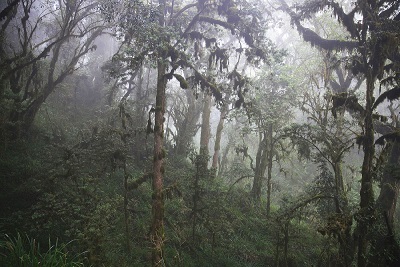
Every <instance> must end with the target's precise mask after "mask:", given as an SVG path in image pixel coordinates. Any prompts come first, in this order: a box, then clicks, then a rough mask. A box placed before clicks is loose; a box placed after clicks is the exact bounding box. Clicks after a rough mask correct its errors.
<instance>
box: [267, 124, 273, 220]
mask: <svg viewBox="0 0 400 267" xmlns="http://www.w3.org/2000/svg"><path fill="white" fill-rule="evenodd" d="M273 141H274V140H273V135H272V124H269V125H268V141H267V147H268V155H267V157H268V166H267V216H269V214H270V212H271V191H272V184H271V180H272V161H273V159H274V145H273Z"/></svg>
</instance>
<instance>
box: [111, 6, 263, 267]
mask: <svg viewBox="0 0 400 267" xmlns="http://www.w3.org/2000/svg"><path fill="white" fill-rule="evenodd" d="M110 3H111V4H108V5H105V6H104V7H103V10H104V11H105V12H109V11H110V10H111V11H112V10H113V8H115V7H114V6H113V2H112V1H110ZM181 5H183V3H176V2H174V1H171V2H170V1H166V0H159V2H158V7H157V9H156V8H153V7H152V6H151V5H144V4H143V3H141V2H131V3H125V4H124V5H123V9H121V10H124V12H122V13H121V16H120V21H121V24H120V29H122V31H123V32H124V34H125V36H123V38H124V40H123V41H122V42H123V44H125V50H124V51H122V52H123V53H124V57H120V59H121V60H120V62H121V64H125V66H126V69H125V70H126V71H127V72H130V70H134V69H136V68H137V67H138V66H139V65H140V64H141V62H144V61H146V60H150V61H152V62H154V65H155V66H156V69H157V85H156V102H155V106H154V107H153V109H152V112H153V113H154V129H153V131H154V160H153V203H152V209H153V211H152V214H153V220H152V224H151V233H150V241H151V243H152V247H153V256H152V262H153V266H163V265H164V262H163V261H164V260H163V249H162V248H163V242H164V230H163V216H164V212H163V209H164V207H163V206H164V204H163V190H164V189H163V173H164V171H165V170H164V166H163V165H164V158H165V150H164V149H163V141H164V114H165V110H166V107H165V104H166V102H165V96H166V94H165V91H166V89H167V83H168V81H169V80H170V79H173V78H175V79H176V80H177V81H178V82H179V83H180V86H181V87H182V88H183V89H187V88H188V85H189V83H188V81H187V80H190V79H192V80H193V81H194V82H193V84H195V85H196V86H195V87H198V88H199V89H201V90H202V91H205V92H208V93H211V94H212V95H213V96H214V98H215V99H216V101H217V102H220V101H222V93H221V90H220V89H219V86H218V85H217V83H216V82H217V81H215V80H213V79H212V78H211V77H209V76H208V75H207V71H206V72H202V71H201V70H199V68H198V66H197V65H196V59H197V57H198V56H200V48H202V49H204V50H206V51H207V55H208V61H209V63H210V64H211V63H212V62H215V64H218V65H219V69H220V72H223V71H224V70H225V69H228V68H229V64H228V59H229V52H230V51H228V49H227V48H223V47H221V44H219V43H217V36H210V35H209V34H213V33H214V34H215V33H217V29H218V30H222V31H224V32H227V33H230V34H231V35H232V36H235V38H236V40H237V41H236V44H239V45H241V50H238V53H245V54H246V56H247V59H248V60H249V61H253V62H256V61H260V60H263V59H265V58H266V55H267V54H268V51H269V50H270V49H271V48H270V46H269V45H268V43H266V42H265V41H264V40H265V38H264V33H263V32H264V30H263V29H262V27H261V18H262V16H260V14H259V12H257V9H256V8H255V7H253V6H251V5H247V4H245V3H239V2H235V1H230V0H225V1H221V2H218V1H217V2H210V3H208V2H203V1H199V2H192V3H188V4H186V5H184V6H183V7H182V6H181ZM112 14H115V13H112ZM110 17H112V16H110ZM208 31H209V32H210V33H208ZM220 41H221V42H223V40H220ZM243 41H244V43H243V44H242V42H243ZM120 55H121V54H120ZM180 68H181V69H189V70H190V73H191V75H192V76H191V78H189V77H184V76H182V74H180ZM130 73H132V72H130ZM129 75H131V74H129Z"/></svg>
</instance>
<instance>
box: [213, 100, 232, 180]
mask: <svg viewBox="0 0 400 267" xmlns="http://www.w3.org/2000/svg"><path fill="white" fill-rule="evenodd" d="M227 111H228V107H227V106H226V104H225V105H224V106H223V107H222V109H221V114H220V116H219V122H218V126H217V132H216V134H215V144H214V155H213V159H212V165H211V168H213V169H214V170H215V173H217V168H218V159H219V154H220V149H221V137H222V130H223V129H224V121H225V117H226V114H227Z"/></svg>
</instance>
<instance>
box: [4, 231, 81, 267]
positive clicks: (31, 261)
mask: <svg viewBox="0 0 400 267" xmlns="http://www.w3.org/2000/svg"><path fill="white" fill-rule="evenodd" d="M69 244H70V243H67V244H59V243H58V240H56V241H55V243H52V242H51V240H50V238H49V241H48V244H47V246H48V247H47V250H46V251H43V250H42V249H41V247H40V244H39V243H38V242H37V241H36V240H35V239H33V238H30V237H29V236H25V237H21V235H20V234H19V233H18V234H17V236H16V237H13V236H9V235H4V236H3V237H2V240H1V241H0V265H1V266H4V267H16V266H19V267H38V266H41V267H46V266H49V267H50V266H60V267H75V266H76V267H77V266H84V265H83V259H84V253H81V254H77V255H71V254H70V253H69V252H68V247H69Z"/></svg>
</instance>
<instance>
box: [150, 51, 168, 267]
mask: <svg viewBox="0 0 400 267" xmlns="http://www.w3.org/2000/svg"><path fill="white" fill-rule="evenodd" d="M164 54H165V51H162V52H161V55H160V59H159V61H158V63H157V71H158V73H157V95H156V108H155V121H154V161H153V202H152V216H153V218H152V224H151V229H150V241H151V243H152V249H153V251H152V266H157V267H158V266H165V263H164V258H163V243H164V198H163V174H164V157H165V151H164V149H163V139H164V113H165V89H166V85H167V80H166V78H165V74H166V65H165V63H164V62H163V59H164Z"/></svg>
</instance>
